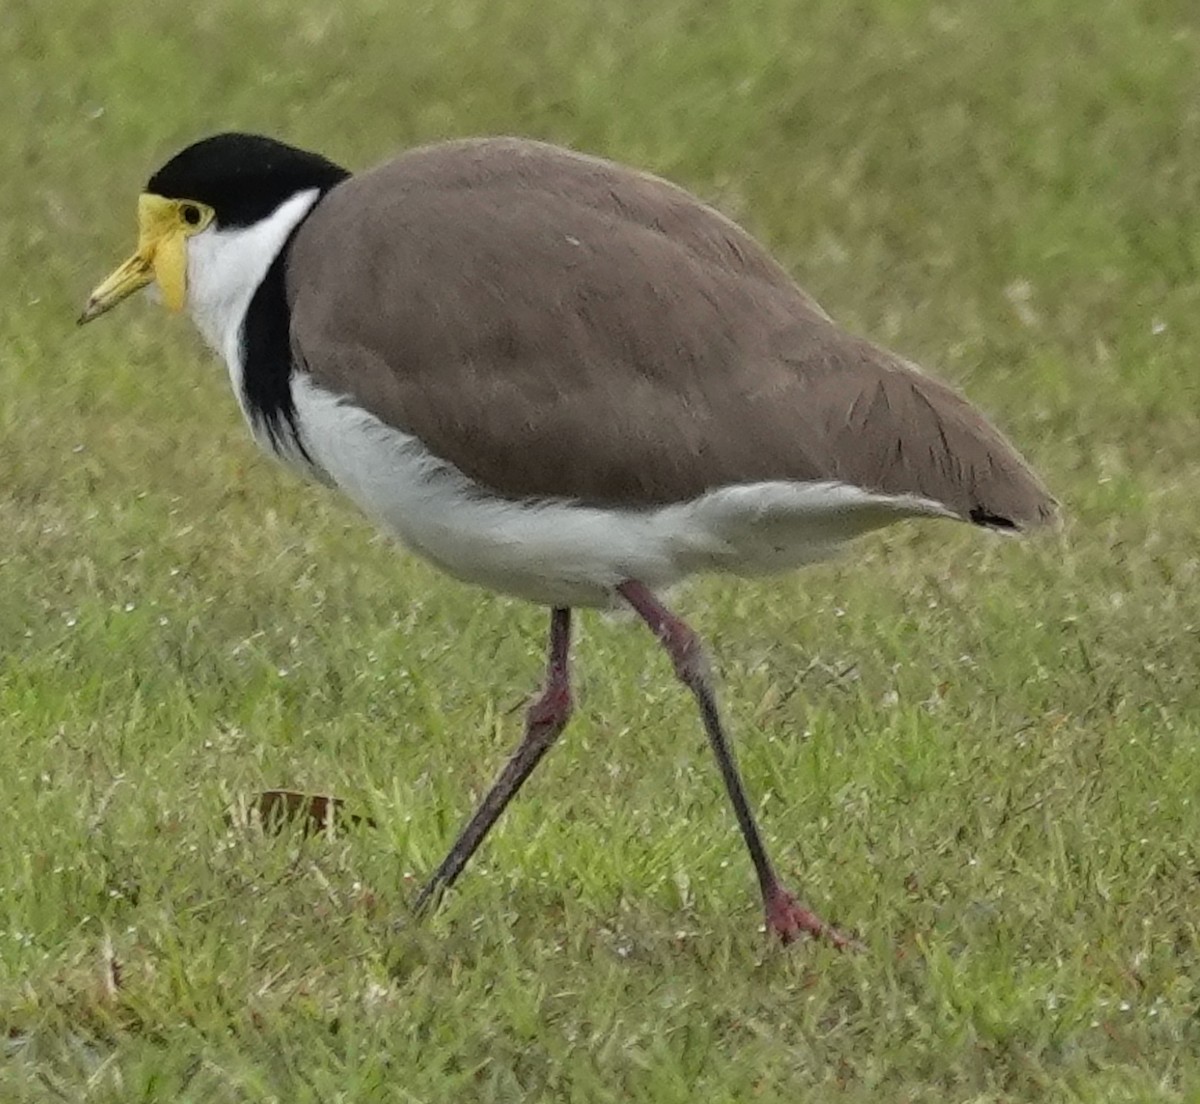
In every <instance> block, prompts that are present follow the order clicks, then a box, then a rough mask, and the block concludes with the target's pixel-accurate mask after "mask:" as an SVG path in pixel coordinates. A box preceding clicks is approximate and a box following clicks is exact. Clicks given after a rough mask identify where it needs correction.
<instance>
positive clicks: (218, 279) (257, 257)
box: [187, 188, 320, 403]
mask: <svg viewBox="0 0 1200 1104" xmlns="http://www.w3.org/2000/svg"><path fill="white" fill-rule="evenodd" d="M319 196H320V190H319V189H317V188H309V189H308V190H307V191H303V192H297V193H296V194H295V195H294V196H292V197H291V199H288V200H285V201H284V202H283V203H281V204H280V205H279V206H278V207H276V208H275V210H274V211H272V212H271V213H270V214H269V215H267V217H266V218H264V219H261V220H259V221H258V222H256V223H255V224H254V225H253V226H243V227H239V228H237V229H233V230H222V229H219V228H217V227H215V226H214V227H209V229H207V230H204V231H203V232H202V233H199V234H197V235H196V236H195V237H193V238H189V239H188V243H187V310H188V313H189V314H190V315H191V316H192V321H193V322H195V323H196V328H197V329H199V331H200V333H201V334H202V335H203V336H204V340H205V341H206V342H208V344H209V345H210V346H211V347H212V349H213V350H214V351H215V352H217V353H219V354H220V355H221V356H222V357H223V358H224V360H225V363H226V365H227V366H228V368H229V377H230V381H231V382H232V384H233V390H234V393H235V394H236V395H237V397H238V402H239V403H240V402H242V401H243V398H242V348H241V340H242V321H243V319H244V318H245V317H246V311H247V309H248V308H249V306H250V300H251V299H253V298H254V293H255V291H257V290H258V285H259V284H261V283H262V281H263V277H264V276H266V274H267V270H268V269H269V268H270V267H271V263H272V262H273V261H274V260H275V258H276V257H277V256H278V255H279V251H280V250H281V249H282V248H283V245H284V243H285V242H286V241H287V239H288V235H289V234H291V232H292V231H293V230H294V229H295V228H296V226H297V224H298V223H299V222H300V220H301V219H302V218H304V216H305V215H307V214H308V212H309V211H310V210H311V209H312V206H313V204H314V203H316V201H317V199H318V197H319Z"/></svg>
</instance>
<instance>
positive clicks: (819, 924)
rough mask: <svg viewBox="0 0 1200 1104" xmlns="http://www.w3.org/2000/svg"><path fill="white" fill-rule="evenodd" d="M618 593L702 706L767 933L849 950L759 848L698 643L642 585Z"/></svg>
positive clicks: (627, 585) (844, 939) (755, 826)
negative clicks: (824, 942) (784, 882)
mask: <svg viewBox="0 0 1200 1104" xmlns="http://www.w3.org/2000/svg"><path fill="white" fill-rule="evenodd" d="M617 592H618V593H619V594H620V595H621V597H622V598H624V599H625V601H627V602H628V603H629V604H630V605H631V606H632V607H633V608H634V610H636V611H637V613H638V615H639V616H640V617H641V618H642V620H643V621H645V622H646V624H647V625H648V626H649V627H650V630H651V632H653V633H654V635H655V636H657V637H658V639H659V642H660V643H661V644H662V645H663V647H664V648H665V649H666V651H667V654H668V655H669V656H670V657H671V662H672V663H673V664H674V665H675V674H676V675H677V676H678V678H679V680H680V682H682V683H683V684H684V685H685V686H687V688H688V689H689V690H691V692H692V693H693V694H694V695H695V698H696V701H697V703H698V704H699V706H700V715H701V717H702V718H703V720H704V731H705V732H706V733H707V735H708V742H709V744H711V745H712V749H713V753H714V754H715V755H716V757H717V765H718V766H719V767H720V768H721V777H722V778H723V779H724V780H725V789H726V790H727V791H728V793H729V799H730V801H731V802H732V803H733V811H734V814H735V815H736V816H737V821H738V827H739V828H740V829H741V832H742V838H743V839H744V840H745V841H746V847H747V849H748V850H749V851H750V858H751V860H752V861H753V863H754V870H755V872H756V873H757V875H758V884H759V888H760V889H761V890H762V899H763V908H764V909H765V911H766V914H767V927H768V929H770V930H771V931H773V932H774V933H775V934H776V935H778V936H779V938H780V939H781V940H782V941H783V942H784V943H790V942H791V941H792V940H793V939H795V938H797V937H798V936H799V935H801V934H807V935H812V936H818V937H820V938H822V939H827V940H828V941H829V942H830V943H832V944H833V945H834V946H835V947H838V948H839V949H845V948H849V947H853V946H854V945H855V944H854V941H853V940H851V939H850V938H849V937H847V936H845V935H843V934H842V933H841V932H840V931H838V930H837V929H836V928H833V927H830V925H828V924H826V923H825V922H824V921H823V920H821V919H820V918H819V917H817V916H816V914H815V913H813V912H810V911H809V910H808V909H807V908H805V907H804V906H803V905H802V904H800V902H799V901H797V900H796V898H795V897H793V896H792V895H791V894H790V893H789V892H788V891H787V890H786V889H784V888H783V886H782V885H781V884H780V882H779V878H778V877H777V876H776V874H775V868H774V867H773V866H772V865H771V860H770V859H769V858H768V857H767V852H766V848H765V847H764V846H763V842H762V836H761V834H760V833H759V830H758V824H757V823H756V822H755V820H754V814H753V812H751V810H750V802H749V799H748V798H747V797H746V789H745V787H744V786H743V785H742V779H741V775H740V774H739V773H738V769H737V763H736V761H735V760H734V757H733V749H732V748H731V747H730V745H729V740H728V738H727V737H726V735H725V729H724V725H723V724H722V723H721V715H720V712H719V711H718V709H717V699H716V696H715V695H714V694H713V689H712V676H711V674H710V672H709V668H708V661H707V660H706V659H705V656H704V651H703V648H702V647H701V644H700V638H699V637H698V636H697V635H696V634H695V633H694V632H693V631H692V630H691V629H690V628H689V627H688V626H687V624H686V623H685V622H683V621H682V620H681V619H680V618H678V617H676V616H675V615H674V614H673V613H672V612H671V611H670V610H669V609H667V608H666V607H665V606H664V605H663V604H662V603H661V602H659V600H658V599H657V598H655V597H654V595H653V594H652V593H651V592H650V590H649V589H648V588H647V587H645V586H643V585H642V584H641V583H639V582H636V581H634V580H630V581H629V582H626V583H622V584H621V585H620V586H619V587H617Z"/></svg>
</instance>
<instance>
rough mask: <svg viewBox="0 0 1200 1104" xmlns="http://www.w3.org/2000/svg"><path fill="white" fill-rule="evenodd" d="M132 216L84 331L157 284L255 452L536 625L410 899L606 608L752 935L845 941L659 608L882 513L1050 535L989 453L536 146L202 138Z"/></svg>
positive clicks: (717, 218)
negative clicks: (657, 705)
mask: <svg viewBox="0 0 1200 1104" xmlns="http://www.w3.org/2000/svg"><path fill="white" fill-rule="evenodd" d="M138 224H139V238H138V246H137V251H136V252H135V253H134V255H133V256H132V257H131V258H130V259H129V260H128V261H126V262H125V263H124V264H123V265H121V267H120V268H118V269H117V270H116V271H115V272H114V273H113V274H112V275H111V276H109V277H108V279H106V280H105V281H104V282H103V283H101V284H100V285H99V287H97V288H96V290H95V291H94V292H93V293H92V295H91V298H90V299H89V300H88V303H87V308H86V310H85V311H84V313H83V316H82V318H81V319H80V321H81V322H83V321H88V320H90V319H93V318H95V317H96V316H97V315H99V314H101V313H103V312H104V311H107V310H108V309H109V308H111V307H113V306H115V305H116V304H117V303H119V302H120V301H121V300H122V299H124V298H126V297H127V296H128V295H130V294H131V293H133V292H135V291H137V290H138V289H140V288H143V287H145V286H146V285H149V284H151V283H155V284H157V287H158V290H159V293H160V295H161V298H162V300H163V301H164V302H165V303H166V305H167V306H168V307H170V308H172V309H173V310H186V311H187V312H188V313H189V314H190V315H191V317H192V319H193V320H194V322H195V324H196V325H197V327H198V328H199V330H200V332H201V334H202V335H203V336H204V339H205V340H206V341H207V343H208V344H209V345H210V346H211V347H212V348H213V349H214V350H215V351H216V352H217V353H218V354H220V356H221V357H222V358H223V359H224V361H225V364H226V366H227V368H228V370H229V376H230V380H231V382H232V385H233V391H234V394H235V395H236V397H237V401H238V403H239V404H240V406H241V408H242V412H243V413H244V415H245V417H246V420H247V422H248V423H249V426H250V430H251V432H252V433H253V435H254V437H255V439H256V440H257V441H258V443H259V444H260V445H261V446H262V447H263V448H264V449H265V450H266V451H267V452H268V453H271V454H273V455H275V456H277V457H279V458H280V459H282V460H283V461H284V462H285V463H286V464H288V465H289V466H290V467H292V468H294V469H296V470H297V471H299V472H300V473H302V474H303V475H305V476H308V477H311V478H313V479H316V480H319V481H321V482H323V483H326V484H329V485H330V486H333V487H336V488H338V489H339V490H341V491H342V492H344V493H345V494H346V495H347V496H348V497H349V498H350V499H351V500H352V501H354V502H355V503H356V504H357V505H358V506H359V507H360V508H361V509H362V510H363V511H365V512H366V513H367V514H368V515H369V516H370V517H372V518H373V519H374V520H375V521H376V522H377V523H378V524H379V525H380V526H382V527H383V528H384V529H385V530H387V531H388V532H389V533H392V534H394V535H395V536H396V537H398V538H399V539H400V541H402V542H403V544H405V545H406V546H407V547H408V548H410V549H412V550H413V551H414V552H415V553H417V554H418V555H421V556H423V557H425V558H426V559H428V560H430V561H431V562H432V563H434V564H436V565H437V566H438V567H440V568H441V569H442V570H443V571H445V572H447V573H448V574H450V575H452V576H454V577H456V578H458V579H461V580H465V581H467V582H470V583H476V584H479V585H481V586H483V587H486V588H489V589H491V590H493V591H499V592H501V593H504V594H509V595H516V596H518V597H520V598H524V599H528V600H529V601H532V602H537V603H540V604H542V605H544V606H546V607H548V608H549V609H550V639H549V656H548V661H547V672H546V681H545V686H544V688H543V690H542V692H541V694H540V696H539V697H537V699H536V700H535V701H534V702H533V704H532V705H531V706H530V708H529V711H528V714H527V718H526V722H525V733H524V738H523V739H522V741H521V743H520V746H519V747H518V748H517V750H516V752H515V753H514V755H513V756H512V758H511V759H510V760H509V762H508V763H507V765H506V766H505V767H504V769H503V770H502V771H501V773H500V775H499V777H498V778H497V779H496V782H495V784H494V786H493V787H492V789H491V790H490V791H489V793H488V794H487V796H486V797H485V798H484V800H483V802H482V803H481V804H480V806H479V808H478V810H477V811H476V813H475V814H474V816H473V817H472V818H471V820H470V821H469V822H468V823H467V825H466V826H465V827H464V829H463V830H462V833H461V834H460V835H459V837H458V839H457V840H456V841H455V843H454V844H453V846H452V847H451V848H450V851H449V853H448V855H447V856H446V858H445V861H444V862H443V863H442V864H441V866H440V867H439V868H438V869H437V871H436V872H435V873H434V874H433V876H432V878H431V879H430V881H429V883H428V885H427V886H426V887H425V889H424V890H423V892H422V893H421V895H420V898H419V900H418V905H419V906H422V905H425V904H427V903H428V902H430V901H431V900H434V899H436V898H437V897H438V896H439V895H440V893H441V892H442V891H443V890H444V889H445V888H446V887H448V886H450V885H451V884H452V883H453V882H454V881H455V879H456V878H457V877H458V875H459V873H460V872H461V871H462V869H463V867H464V866H465V864H466V863H467V861H468V859H469V858H470V856H471V855H472V853H473V852H474V851H475V849H476V848H477V847H478V846H479V845H480V843H481V842H482V841H483V839H484V837H485V836H486V835H487V833H488V831H489V829H490V828H491V827H492V825H493V824H494V823H495V822H496V819H497V818H498V817H499V816H500V814H501V812H502V811H503V809H504V807H505V806H506V805H507V803H508V802H509V800H510V799H511V798H512V796H513V795H514V794H515V793H516V792H517V790H518V789H519V788H520V786H521V784H522V783H523V782H524V781H525V779H526V778H527V777H529V775H530V773H531V772H532V771H533V769H534V768H535V767H536V766H537V764H538V762H539V760H541V758H542V756H543V755H545V754H546V752H547V751H548V750H549V748H550V747H551V745H552V744H553V743H554V742H555V740H556V739H557V738H558V736H559V734H560V733H561V732H562V731H563V728H564V726H565V725H566V723H567V719H568V717H569V716H570V713H571V709H572V697H571V684H570V675H569V667H568V654H569V648H570V635H571V610H572V609H573V608H574V607H580V606H582V607H587V606H590V607H613V606H623V607H631V608H632V609H633V610H634V611H635V612H636V613H637V614H638V615H639V616H640V617H641V618H642V620H644V621H645V622H646V624H647V625H648V626H649V627H650V629H651V630H652V631H653V633H654V635H655V636H656V637H657V638H658V640H659V641H660V643H661V644H662V645H663V647H664V648H665V649H666V651H667V653H668V654H669V656H670V659H671V662H672V663H673V665H674V669H675V673H676V675H677V676H678V677H679V679H680V680H681V681H682V682H683V683H684V685H686V686H687V688H688V689H689V690H690V691H691V692H692V694H693V695H694V696H695V698H696V701H697V703H698V705H699V709H700V715H701V718H702V721H703V725H704V730H705V732H706V734H707V737H708V740H709V742H710V744H711V746H712V750H713V752H714V753H715V755H716V759H717V763H718V765H719V767H720V770H721V775H722V778H723V781H724V784H725V787H726V789H727V790H728V793H729V798H730V800H731V802H732V804H733V809H734V812H735V814H736V817H737V822H738V826H739V827H740V829H741V833H742V836H743V837H744V839H745V842H746V846H747V848H748V849H749V851H750V858H751V860H752V861H753V864H754V869H755V872H756V874H757V876H758V882H759V887H760V889H761V892H762V898H763V905H764V908H765V911H766V919H767V926H768V929H769V930H771V931H773V932H775V933H777V934H778V935H779V936H780V937H782V938H783V939H784V940H785V941H786V940H790V939H792V938H794V937H795V936H797V935H798V934H800V933H804V932H806V933H810V934H812V935H816V936H821V937H824V938H827V939H829V940H831V941H832V942H833V943H835V944H837V945H839V946H842V945H845V943H846V938H845V937H844V936H843V935H842V934H841V933H839V932H838V931H837V930H836V929H834V928H832V927H831V926H829V925H827V924H826V923H825V922H824V921H822V920H820V919H819V918H818V917H817V916H816V915H815V914H814V913H813V912H811V911H810V910H809V909H808V908H807V907H805V906H804V905H802V904H801V903H800V902H799V901H798V900H797V899H796V898H795V897H794V896H792V894H791V893H789V892H788V891H787V890H786V889H785V888H784V887H783V886H782V885H781V883H780V881H779V879H778V877H777V876H776V872H775V868H774V867H773V865H772V863H771V860H770V858H769V857H768V855H767V851H766V848H765V847H764V845H763V841H762V837H761V835H760V833H759V829H758V826H757V824H756V821H755V817H754V814H753V812H752V811H751V805H750V801H749V800H748V798H747V796H746V792H745V789H744V788H743V785H742V781H741V779H740V777H739V774H738V769H737V766H736V763H735V760H734V755H733V751H732V749H731V747H730V743H729V739H728V737H727V735H726V732H725V728H724V724H723V722H722V719H721V714H720V711H719V709H718V707H717V701H716V697H715V695H714V691H713V681H712V678H711V676H710V673H709V668H708V665H707V663H706V661H705V657H704V653H703V651H702V648H701V645H700V641H699V639H698V638H697V636H696V634H695V633H694V632H693V631H692V629H691V628H689V627H688V625H687V624H685V623H684V621H682V620H681V619H680V618H679V617H678V616H676V615H675V614H673V613H672V612H671V611H670V610H669V609H667V608H666V607H665V606H664V605H663V603H662V602H661V601H660V600H659V598H658V597H656V592H661V591H662V589H663V588H665V587H668V586H670V585H671V584H672V583H676V582H678V581H680V580H682V579H684V578H685V577H687V576H690V575H693V574H695V573H701V572H726V573H729V574H732V575H739V576H753V575H762V574H764V573H770V572H778V571H786V570H789V569H791V568H795V567H797V566H799V565H801V564H806V563H809V562H812V561H815V560H820V559H823V558H825V557H827V556H829V555H830V554H832V553H833V552H835V551H836V550H837V549H838V548H839V547H840V546H841V545H843V544H844V543H845V542H846V541H848V540H850V539H851V538H853V537H857V536H859V535H861V534H863V533H866V532H868V531H869V530H873V529H877V528H879V527H881V526H884V525H888V524H890V523H892V522H896V521H901V520H903V519H905V518H943V519H956V520H959V521H964V522H969V523H972V524H974V525H977V526H980V527H982V528H986V529H991V530H998V531H1001V532H1004V533H1020V532H1024V531H1025V530H1028V529H1032V528H1034V527H1036V526H1039V525H1042V524H1043V523H1046V522H1049V521H1050V520H1052V519H1053V518H1054V516H1055V514H1056V512H1057V507H1056V503H1055V502H1054V500H1053V499H1052V498H1051V497H1050V495H1049V494H1048V493H1047V491H1046V490H1045V488H1044V487H1043V485H1042V484H1041V482H1040V481H1039V480H1038V478H1037V476H1036V475H1035V474H1034V473H1033V472H1032V471H1031V469H1030V468H1029V466H1028V465H1027V464H1026V462H1025V461H1024V460H1023V459H1022V458H1021V457H1020V456H1019V455H1018V454H1017V452H1016V451H1015V450H1014V448H1013V447H1012V446H1011V445H1010V444H1009V443H1008V441H1007V440H1005V438H1004V437H1003V436H1002V435H1001V434H1000V433H999V432H998V431H997V430H996V429H994V428H993V427H992V426H991V425H990V424H989V423H988V422H987V421H986V420H985V419H984V418H983V417H982V416H981V415H980V414H979V413H978V412H977V411H976V410H974V409H973V408H972V407H971V406H969V405H968V404H967V402H966V401H965V400H964V399H963V398H961V397H960V396H959V395H958V394H957V393H956V392H955V391H953V390H951V389H950V388H949V387H947V386H946V385H945V384H943V383H940V382H938V381H937V380H935V379H933V378H931V377H930V376H928V375H926V374H924V373H923V372H922V371H921V370H920V369H918V368H917V367H916V366H915V365H913V364H911V363H909V362H908V361H906V360H904V359H903V358H901V357H899V356H896V355H895V354H893V353H890V352H887V351H886V350H884V349H882V348H880V347H879V346H877V345H874V344H872V343H871V342H869V341H866V340H863V339H862V338H860V337H855V336H853V335H851V334H849V333H847V332H846V331H845V330H843V329H841V328H840V327H839V326H838V325H837V324H836V323H835V322H833V321H832V320H831V319H830V317H829V315H828V314H826V313H825V311H824V310H822V309H821V307H820V306H818V305H817V303H816V302H815V301H814V300H813V299H812V298H811V297H810V296H809V295H807V294H806V293H805V292H804V291H803V290H801V289H800V288H799V287H798V286H797V285H796V283H795V282H794V281H793V280H792V278H791V277H790V276H789V275H788V274H787V273H786V272H785V271H784V270H783V268H781V267H780V266H779V265H778V264H777V263H776V262H775V261H773V260H772V259H771V257H770V256H769V255H768V253H767V252H766V251H765V250H764V249H763V248H762V246H760V245H759V244H758V243H757V242H755V241H754V240H753V239H752V238H751V237H750V236H749V235H748V234H747V233H746V232H745V231H743V230H742V229H741V228H740V227H738V226H737V225H735V224H734V223H733V222H731V221H730V220H729V219H727V218H725V217H723V216H722V215H721V214H719V213H718V212H717V211H715V210H713V209H712V208H711V207H709V206H706V205H705V204H704V203H702V202H700V201H699V200H698V199H696V198H695V197H693V196H692V195H689V194H688V193H687V192H685V191H683V190H681V189H679V188H677V187H675V186H673V185H671V184H669V183H667V182H665V181H663V180H661V179H658V178H656V177H654V176H651V175H648V174H646V173H642V172H637V171H635V170H633V169H629V168H625V167H622V166H620V165H617V164H613V163H611V162H608V161H604V160H599V159H597V158H594V157H588V156H583V155H581V154H578V153H573V152H569V151H567V150H564V149H559V148H556V147H554V146H551V145H544V144H541V143H538V142H532V141H526V140H522V139H513V138H485V139H478V140H467V141H455V142H446V143H441V144H437V145H432V146H428V147H425V148H421V149H415V150H411V151H409V152H406V153H404V154H402V155H400V156H399V157H397V158H395V159H394V160H391V161H388V162H386V163H385V164H383V165H380V166H379V167H378V168H375V169H372V170H370V171H366V172H362V173H357V174H354V175H351V173H349V172H348V171H347V170H345V169H343V168H341V167H339V166H338V165H336V164H334V163H333V162H331V161H329V160H327V159H326V158H324V157H321V156H319V155H317V154H313V153H307V152H304V151H302V150H299V149H295V148H293V147H291V146H288V145H284V144H283V143H281V142H277V141H274V140H273V139H270V138H263V137H256V136H251V135H245V134H221V135H217V136H215V137H211V138H206V139H204V140H202V141H200V142H197V143H195V144H194V145H192V146H189V147H188V148H187V149H185V150H183V151H182V152H181V153H179V154H178V155H176V156H175V157H173V158H172V159H171V160H170V161H168V162H167V163H166V164H165V165H164V166H163V167H162V168H161V169H159V170H158V171H157V172H156V173H154V175H153V176H151V178H150V181H149V183H148V184H147V186H146V189H145V192H144V193H143V194H142V195H141V197H140V199H139V201H138Z"/></svg>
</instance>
